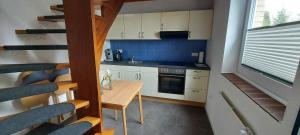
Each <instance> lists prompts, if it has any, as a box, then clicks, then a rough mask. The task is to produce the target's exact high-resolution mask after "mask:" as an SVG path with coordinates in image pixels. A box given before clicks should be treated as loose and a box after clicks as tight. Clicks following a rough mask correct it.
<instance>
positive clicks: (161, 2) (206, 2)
mask: <svg viewBox="0 0 300 135" xmlns="http://www.w3.org/2000/svg"><path fill="white" fill-rule="evenodd" d="M212 8H213V0H150V1H143V2H129V3H125V4H124V6H123V7H122V9H121V11H120V14H130V13H150V12H165V11H184V10H202V9H212Z"/></svg>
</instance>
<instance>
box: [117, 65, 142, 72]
mask: <svg viewBox="0 0 300 135" xmlns="http://www.w3.org/2000/svg"><path fill="white" fill-rule="evenodd" d="M119 68H120V69H121V70H125V71H131V72H140V70H141V69H140V67H137V66H119Z"/></svg>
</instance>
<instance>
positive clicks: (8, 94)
mask: <svg viewBox="0 0 300 135" xmlns="http://www.w3.org/2000/svg"><path fill="white" fill-rule="evenodd" d="M72 88H74V89H76V88H77V83H72V82H57V83H48V84H34V85H25V86H19V87H12V88H3V89H0V102H5V101H9V100H15V99H19V98H23V97H28V96H33V95H39V94H44V93H54V94H62V93H66V92H67V91H69V90H70V89H72Z"/></svg>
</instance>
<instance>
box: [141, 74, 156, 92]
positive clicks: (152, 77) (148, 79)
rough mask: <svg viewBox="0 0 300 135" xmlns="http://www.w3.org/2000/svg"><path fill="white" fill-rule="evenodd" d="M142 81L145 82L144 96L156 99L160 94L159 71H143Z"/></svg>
mask: <svg viewBox="0 0 300 135" xmlns="http://www.w3.org/2000/svg"><path fill="white" fill-rule="evenodd" d="M156 69H157V68H156ZM141 80H142V81H143V82H144V87H143V90H142V95H144V96H154V97H156V96H157V93H158V71H156V72H143V71H142V72H141Z"/></svg>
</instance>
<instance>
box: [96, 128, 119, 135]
mask: <svg viewBox="0 0 300 135" xmlns="http://www.w3.org/2000/svg"><path fill="white" fill-rule="evenodd" d="M114 133H115V130H114V129H112V128H108V129H104V130H103V132H102V133H96V134H95V135H114Z"/></svg>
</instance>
